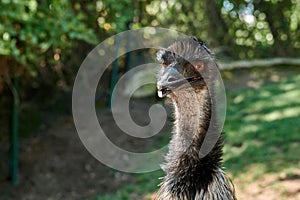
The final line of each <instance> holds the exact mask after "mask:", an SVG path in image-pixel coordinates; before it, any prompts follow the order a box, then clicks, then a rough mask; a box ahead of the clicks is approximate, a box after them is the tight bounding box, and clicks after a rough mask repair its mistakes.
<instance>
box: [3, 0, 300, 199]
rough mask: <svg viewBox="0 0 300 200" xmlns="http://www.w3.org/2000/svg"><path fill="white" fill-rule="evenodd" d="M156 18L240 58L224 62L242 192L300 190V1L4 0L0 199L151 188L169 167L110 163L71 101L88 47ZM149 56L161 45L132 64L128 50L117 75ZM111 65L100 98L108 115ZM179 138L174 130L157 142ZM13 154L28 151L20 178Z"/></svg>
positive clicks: (133, 194) (230, 146)
mask: <svg viewBox="0 0 300 200" xmlns="http://www.w3.org/2000/svg"><path fill="white" fill-rule="evenodd" d="M146 26H151V27H164V28H170V29H174V30H177V31H181V32H183V33H185V34H187V35H194V36H197V37H199V38H201V39H202V40H204V41H205V42H206V43H207V44H208V46H209V47H210V48H212V50H213V51H214V52H215V54H216V57H217V59H218V62H220V66H221V67H222V66H227V68H230V66H234V68H233V69H222V70H221V73H222V76H223V79H224V83H225V86H226V89H227V97H228V111H227V119H226V124H225V127H224V131H225V133H226V134H225V136H224V137H225V144H226V145H225V148H224V150H225V155H224V161H225V167H226V170H227V171H228V173H229V174H230V176H231V178H232V179H233V181H234V182H235V183H236V188H237V191H238V194H239V196H240V199H251V198H253V199H300V186H299V185H300V159H299V155H300V147H299V144H300V135H299V133H300V125H299V123H300V90H299V88H300V70H299V66H300V60H299V59H300V27H299V26H300V0H220V1H217V0H202V1H193V0H192V1H191V0H181V1H179V0H162V1H161V0H153V1H150V0H102V1H100V0H98V1H92V0H91V1H87V0H86V1H77V0H71V1H67V0H60V1H58V0H52V1H50V0H45V1H40V0H25V1H20V0H0V95H1V98H0V108H1V109H0V146H1V147H0V156H1V157H0V159H1V162H0V199H98V200H104V199H105V200H108V199H151V196H152V195H153V193H154V192H155V191H156V190H157V189H158V187H157V184H158V183H159V180H158V177H160V176H163V173H162V171H156V172H153V173H147V174H138V175H132V174H127V173H122V172H117V171H114V170H112V169H109V168H107V167H105V166H103V165H101V164H99V163H98V162H97V161H96V160H94V159H93V158H91V156H90V155H89V154H88V153H87V152H86V150H85V149H84V148H83V147H81V143H80V141H78V138H77V135H76V131H75V129H74V125H73V122H72V114H71V106H70V105H71V92H72V86H73V81H74V79H75V76H76V73H77V71H78V69H79V66H80V64H81V62H82V61H83V59H84V58H85V57H86V55H87V54H88V53H89V51H90V50H92V49H93V47H94V46H95V45H96V44H98V43H100V42H101V41H103V40H105V39H106V38H108V37H109V36H112V35H114V34H117V33H119V32H121V31H125V30H134V29H138V28H142V27H146ZM149 54H150V55H151V56H149ZM148 57H155V55H154V52H153V51H151V50H149V51H148V50H145V51H140V52H134V53H132V54H131V65H129V64H128V57H126V56H122V57H120V59H119V60H118V67H119V71H118V74H117V76H118V77H120V76H121V75H122V74H124V72H126V70H128V66H129V67H132V66H134V65H137V64H142V63H145V60H146V59H147V58H148ZM240 61H242V62H240ZM258 61H259V62H258ZM243 62H244V63H246V66H247V68H243V66H245V64H243ZM111 69H112V67H110V68H109V69H108V70H107V72H106V73H105V77H104V79H103V80H102V81H103V82H104V84H103V85H104V86H106V87H102V88H100V89H99V95H98V97H97V109H99V110H100V112H101V113H105V114H104V116H106V117H107V120H108V119H111V118H110V117H111V116H110V112H109V111H108V110H107V109H106V105H107V100H108V99H107V96H108V93H109V86H110V79H111ZM135 101H137V102H143V104H151V103H152V104H153V103H156V102H157V101H158V100H157V99H156V97H155V94H153V96H151V97H147V98H143V99H136V100H135ZM160 103H164V101H160ZM14 108H15V110H14ZM14 114H16V116H17V119H19V123H17V124H18V127H17V129H16V130H14V128H13V127H15V126H14V125H13V124H14V123H15V122H14V120H16V118H14V117H13V116H14ZM141 116H144V114H141ZM103 123H108V122H105V121H104V122H103ZM167 126H169V127H170V126H171V123H169V124H168V125H167ZM15 131H17V132H15ZM14 132H15V133H16V134H17V136H18V137H19V143H18V144H19V151H17V152H14V151H12V148H11V145H10V144H11V143H10V142H11V140H14V139H17V138H14V137H12V135H13V134H14ZM169 138H170V134H169V131H168V130H167V129H166V133H165V134H163V135H159V136H157V137H156V138H154V139H153V140H151V141H150V142H146V143H145V144H146V147H147V150H152V149H153V146H155V145H156V146H163V145H166V144H167V143H168V140H169ZM127 140H128V139H126V138H125V139H124V141H123V142H124V143H126V141H127ZM67 141H68V142H67ZM70 141H71V142H70ZM138 142H139V141H138ZM138 142H137V141H135V142H132V145H131V148H133V149H134V148H135V147H136V146H135V145H136V143H138ZM143 144H144V143H143ZM154 144H155V145H154ZM129 146H130V145H129ZM137 146H139V145H137ZM143 147H144V146H143ZM16 148H17V147H16ZM129 148H130V147H129ZM12 153H13V154H14V153H15V154H14V155H15V156H17V157H19V164H18V166H19V172H18V174H17V175H18V176H17V179H18V180H17V181H16V182H15V185H17V186H13V185H14V184H11V180H13V179H14V178H16V177H13V176H12V175H11V174H12V173H11V166H12V165H13V161H12V160H11V157H10V156H11V155H12ZM18 153H19V156H18ZM45 158H48V159H46V160H47V161H45ZM16 170H17V169H16ZM17 182H18V184H17Z"/></svg>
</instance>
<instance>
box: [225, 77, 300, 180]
mask: <svg viewBox="0 0 300 200" xmlns="http://www.w3.org/2000/svg"><path fill="white" fill-rule="evenodd" d="M299 88H300V75H294V76H292V77H290V79H286V80H285V81H283V82H281V83H276V84H269V85H267V86H264V87H262V88H259V89H248V90H243V91H236V92H233V93H230V94H227V96H228V110H227V117H226V124H225V127H224V130H225V132H226V135H225V138H226V140H225V144H226V145H225V148H224V151H225V156H224V160H225V166H226V167H227V168H228V169H230V171H231V173H233V174H234V175H235V176H239V175H240V174H241V173H244V174H245V173H246V174H248V176H249V175H250V176H252V177H253V178H256V177H258V176H259V175H260V174H263V173H267V172H271V173H275V172H279V171H281V170H283V169H285V168H286V167H290V166H298V167H299V166H300V159H299V155H300V124H299V122H300V89H299ZM295 155H297V156H295ZM253 166H256V167H255V173H256V174H258V175H255V174H253V172H252V173H250V171H251V168H252V167H253ZM249 170H250V171H249ZM247 171H248V173H247Z"/></svg>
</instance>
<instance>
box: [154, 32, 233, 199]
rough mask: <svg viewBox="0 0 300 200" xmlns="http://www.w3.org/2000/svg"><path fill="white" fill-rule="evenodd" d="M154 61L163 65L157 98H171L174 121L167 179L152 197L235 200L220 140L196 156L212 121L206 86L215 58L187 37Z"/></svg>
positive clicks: (209, 79)
mask: <svg viewBox="0 0 300 200" xmlns="http://www.w3.org/2000/svg"><path fill="white" fill-rule="evenodd" d="M157 57H158V60H159V61H160V62H161V63H162V65H163V66H162V68H161V70H160V72H159V74H158V81H157V88H158V96H159V97H161V98H162V97H164V96H167V97H169V98H171V100H172V102H173V106H174V109H175V123H174V127H173V135H172V139H171V141H170V144H169V152H168V154H167V155H166V161H165V163H164V164H163V165H162V169H163V171H164V172H165V174H166V175H165V177H163V179H162V182H161V184H160V189H159V191H158V192H157V194H156V197H155V199H156V200H200V199H201V200H236V197H235V191H234V186H233V184H232V182H231V181H230V179H229V178H228V177H227V176H226V174H225V172H224V171H223V170H222V167H221V163H222V154H223V152H222V148H223V141H222V138H221V137H218V139H217V142H216V144H215V145H214V147H213V148H212V150H211V151H210V152H209V153H208V154H207V155H205V156H204V157H201V156H200V155H199V152H200V147H201V145H202V144H203V141H204V138H205V136H206V133H207V130H208V128H209V125H210V121H211V117H212V93H213V92H212V91H210V90H209V88H208V84H209V83H208V82H212V83H213V80H214V74H213V70H211V68H212V67H211V66H213V65H214V66H216V64H215V58H214V55H213V54H212V53H211V51H210V50H209V49H208V47H207V46H206V45H205V44H204V43H203V42H202V41H201V40H199V39H197V38H195V37H189V38H185V39H180V40H178V41H176V42H174V43H173V44H172V45H171V46H169V47H168V48H167V49H164V50H160V51H159V52H158V53H157ZM207 81H208V82H207ZM218 136H219V134H218Z"/></svg>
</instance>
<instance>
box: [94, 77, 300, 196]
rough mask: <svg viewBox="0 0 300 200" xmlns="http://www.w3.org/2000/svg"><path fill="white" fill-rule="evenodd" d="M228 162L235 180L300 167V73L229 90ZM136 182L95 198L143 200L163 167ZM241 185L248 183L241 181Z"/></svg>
mask: <svg viewBox="0 0 300 200" xmlns="http://www.w3.org/2000/svg"><path fill="white" fill-rule="evenodd" d="M227 99H228V107H227V118H226V123H225V127H224V131H225V136H224V137H225V148H224V153H225V155H224V166H225V168H226V171H227V172H229V173H230V174H231V176H232V177H233V178H234V179H243V178H245V177H246V178H248V179H249V178H250V179H251V180H256V179H257V178H259V177H261V176H262V175H263V174H266V173H268V174H274V173H279V172H281V173H282V172H284V173H285V174H286V175H287V176H289V175H290V176H293V173H292V172H293V170H294V169H297V168H298V169H299V168H300V159H299V155H300V145H299V144H300V135H299V133H300V74H295V75H293V76H291V77H289V78H286V79H285V80H283V81H281V82H280V83H270V84H268V85H265V86H263V87H261V88H259V89H246V90H239V91H234V92H227ZM134 176H135V183H134V184H130V185H126V186H124V187H122V188H120V189H119V190H118V191H117V192H116V193H115V194H113V195H106V196H101V195H99V196H97V197H95V198H93V199H96V200H122V199H124V200H127V199H141V197H144V198H146V199H147V197H145V195H146V194H150V193H151V192H154V191H156V190H157V189H158V187H157V184H158V183H159V182H160V181H159V180H158V177H161V176H163V173H162V171H160V170H159V171H156V172H152V173H145V174H137V175H134ZM239 187H245V186H243V185H239Z"/></svg>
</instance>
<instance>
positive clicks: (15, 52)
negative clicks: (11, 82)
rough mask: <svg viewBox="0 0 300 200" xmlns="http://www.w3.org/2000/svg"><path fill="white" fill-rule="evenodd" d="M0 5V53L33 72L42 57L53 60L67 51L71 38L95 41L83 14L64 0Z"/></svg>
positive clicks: (71, 43) (32, 0)
mask: <svg viewBox="0 0 300 200" xmlns="http://www.w3.org/2000/svg"><path fill="white" fill-rule="evenodd" d="M0 7H1V11H0V13H1V15H0V55H3V56H7V57H9V58H10V59H14V60H16V61H17V62H18V63H19V64H21V65H22V66H24V67H25V68H26V70H29V71H31V74H32V75H34V74H36V71H37V68H38V67H39V64H40V63H39V62H41V61H42V60H46V61H47V62H48V61H50V62H56V61H58V60H59V59H60V56H61V55H63V56H64V55H66V54H69V53H70V50H71V47H72V46H73V45H74V41H76V40H83V41H86V42H89V43H94V44H95V43H96V42H97V39H96V37H95V34H94V31H93V30H92V29H90V28H88V27H87V26H86V25H85V23H84V22H85V18H86V17H85V15H84V14H83V13H81V12H79V13H75V12H74V10H73V9H72V7H71V3H70V2H69V1H67V0H63V1H57V0H52V1H37V0H29V1H10V0H2V1H0ZM49 52H51V53H50V56H51V57H50V58H49V54H48V53H49ZM51 54H52V55H51ZM55 54H56V56H55ZM5 67H9V66H5Z"/></svg>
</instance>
